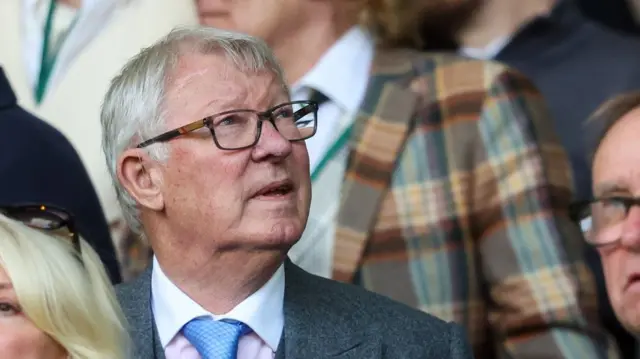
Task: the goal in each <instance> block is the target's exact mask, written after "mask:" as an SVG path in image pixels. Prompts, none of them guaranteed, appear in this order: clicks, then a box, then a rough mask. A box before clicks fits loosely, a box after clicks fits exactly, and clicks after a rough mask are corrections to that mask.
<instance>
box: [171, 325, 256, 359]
mask: <svg viewBox="0 0 640 359" xmlns="http://www.w3.org/2000/svg"><path fill="white" fill-rule="evenodd" d="M249 331H250V329H249V327H247V326H246V325H245V324H244V323H241V322H238V321H235V320H226V319H223V320H214V319H213V318H209V317H207V318H204V317H202V318H195V319H193V320H191V321H190V322H189V323H187V324H185V325H184V327H183V328H182V333H183V334H184V337H185V338H187V340H188V341H189V343H191V345H193V346H194V347H195V348H196V350H197V351H198V353H199V354H200V356H201V357H202V359H235V358H236V357H237V354H238V342H239V340H240V337H241V336H242V335H244V334H246V333H248V332H249Z"/></svg>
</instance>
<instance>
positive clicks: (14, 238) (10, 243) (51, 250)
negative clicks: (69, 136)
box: [0, 215, 132, 359]
mask: <svg viewBox="0 0 640 359" xmlns="http://www.w3.org/2000/svg"><path fill="white" fill-rule="evenodd" d="M80 246H81V252H82V253H78V252H77V249H76V248H75V247H74V246H73V245H72V244H71V241H70V240H69V239H68V238H62V237H59V236H54V235H50V234H48V233H44V232H42V231H39V230H35V229H33V228H30V227H27V226H26V225H24V224H22V223H20V222H17V221H14V220H12V219H9V218H7V217H5V216H3V215H0V266H2V268H4V270H5V272H6V273H7V275H8V276H9V279H10V280H11V283H12V285H13V288H14V290H15V293H16V296H17V298H18V302H19V303H20V307H21V308H22V310H23V311H24V313H25V314H26V316H27V317H28V318H29V320H31V322H32V323H33V324H34V325H35V326H36V327H37V328H38V329H40V330H41V331H42V332H44V333H46V334H48V335H49V336H50V337H51V338H53V339H54V340H55V341H56V342H58V343H59V344H60V345H61V346H62V347H63V348H64V349H65V350H66V351H67V352H68V354H69V358H70V359H121V358H127V357H129V355H130V353H131V348H132V344H131V342H130V341H129V339H128V334H127V330H126V325H127V324H126V320H125V318H124V315H123V314H122V310H121V309H120V306H119V305H118V301H117V300H116V296H115V293H114V290H113V286H112V285H111V282H110V281H109V278H108V277H107V273H106V271H105V269H104V266H103V265H102V262H101V261H100V257H98V254H97V253H96V252H95V251H94V250H93V248H91V246H90V245H89V244H87V242H85V241H84V240H83V239H80ZM79 259H80V260H79Z"/></svg>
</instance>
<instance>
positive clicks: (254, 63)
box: [100, 27, 288, 234]
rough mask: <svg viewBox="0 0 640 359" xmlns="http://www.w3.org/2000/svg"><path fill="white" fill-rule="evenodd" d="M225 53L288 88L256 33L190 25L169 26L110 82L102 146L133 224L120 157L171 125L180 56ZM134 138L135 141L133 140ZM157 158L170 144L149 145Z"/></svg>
mask: <svg viewBox="0 0 640 359" xmlns="http://www.w3.org/2000/svg"><path fill="white" fill-rule="evenodd" d="M194 52H195V53H198V54H215V55H222V56H224V57H225V58H226V59H227V60H229V61H231V62H232V63H233V64H234V65H235V66H236V67H238V68H239V69H240V70H242V71H251V72H258V71H262V70H268V71H271V72H273V73H274V74H275V75H276V76H277V77H278V79H279V80H280V81H281V83H282V86H283V87H284V89H285V90H286V91H287V92H288V89H287V86H286V82H285V79H284V74H283V71H282V68H281V67H280V65H279V64H278V62H277V60H276V58H275V55H274V54H273V52H272V51H271V49H269V47H268V46H267V45H266V43H265V42H264V41H262V40H260V39H258V38H255V37H252V36H249V35H245V34H241V33H236V32H230V31H224V30H219V29H215V28H211V27H187V28H179V29H175V30H173V31H171V32H170V33H169V34H168V35H167V36H165V37H164V38H162V39H160V40H159V41H158V42H156V43H155V44H153V45H152V46H150V47H148V48H145V49H143V50H142V51H141V52H140V53H139V54H138V55H136V56H135V57H133V58H132V59H131V60H129V61H128V62H127V64H126V65H125V66H124V68H123V69H122V70H121V72H120V74H118V75H117V76H116V77H115V78H114V79H113V80H112V82H111V85H110V87H109V90H108V91H107V94H106V95H105V99H104V102H103V104H102V112H101V116H100V121H101V123H102V146H103V150H104V154H105V157H106V160H107V166H108V168H109V172H110V174H111V178H112V180H113V182H114V185H115V188H116V193H117V195H118V201H119V202H120V206H121V207H122V211H123V215H124V218H125V219H126V220H127V222H128V224H129V226H130V227H131V229H132V230H133V231H134V232H136V233H138V234H143V233H142V226H141V223H140V219H139V212H138V208H137V205H136V202H135V201H134V199H133V198H132V197H131V196H130V195H129V194H128V193H127V191H126V190H125V189H124V188H123V186H122V185H121V184H120V182H119V181H118V176H117V163H118V157H119V156H120V155H121V154H122V153H123V152H124V151H125V150H126V149H128V148H130V147H133V146H135V145H136V143H139V142H141V141H144V140H145V139H149V138H152V137H154V136H157V135H159V134H161V133H162V132H164V131H167V130H170V129H168V128H166V126H165V117H166V115H165V113H166V111H165V108H164V96H165V93H166V89H167V87H168V86H170V84H169V83H168V81H167V78H168V76H169V75H170V74H171V71H172V70H173V68H174V67H175V65H176V64H177V63H178V61H179V59H180V57H181V56H184V55H188V54H192V53H194ZM134 141H135V142H134ZM147 151H148V153H149V155H150V156H151V157H152V158H153V159H154V160H157V161H163V160H166V158H167V157H168V149H167V146H166V145H164V144H162V143H157V144H153V145H151V146H149V147H148V148H147Z"/></svg>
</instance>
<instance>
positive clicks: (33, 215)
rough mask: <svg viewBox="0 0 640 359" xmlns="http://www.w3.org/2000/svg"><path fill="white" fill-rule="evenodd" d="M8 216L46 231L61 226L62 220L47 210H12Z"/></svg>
mask: <svg viewBox="0 0 640 359" xmlns="http://www.w3.org/2000/svg"><path fill="white" fill-rule="evenodd" d="M10 217H12V218H13V219H15V220H17V221H20V222H22V223H24V224H26V225H27V226H29V227H33V228H37V229H44V230H47V231H51V230H56V229H59V228H60V227H62V226H63V221H62V219H61V218H59V217H58V216H56V215H54V214H50V213H47V212H35V211H25V212H18V213H16V212H14V213H11V216H10Z"/></svg>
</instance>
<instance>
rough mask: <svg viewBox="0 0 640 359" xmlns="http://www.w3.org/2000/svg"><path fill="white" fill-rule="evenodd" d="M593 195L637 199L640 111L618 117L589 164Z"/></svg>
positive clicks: (639, 164)
mask: <svg viewBox="0 0 640 359" xmlns="http://www.w3.org/2000/svg"><path fill="white" fill-rule="evenodd" d="M593 182H594V194H595V195H596V196H598V195H604V194H607V193H613V192H615V193H620V192H623V193H627V194H630V195H634V196H638V195H640V111H633V112H631V113H629V114H627V115H625V116H624V117H622V118H621V119H620V120H619V122H618V123H616V124H615V125H614V126H613V127H611V129H610V130H609V131H608V132H607V134H606V135H605V137H604V138H603V140H602V142H601V144H600V147H598V150H597V151H596V153H595V156H594V162H593Z"/></svg>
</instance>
